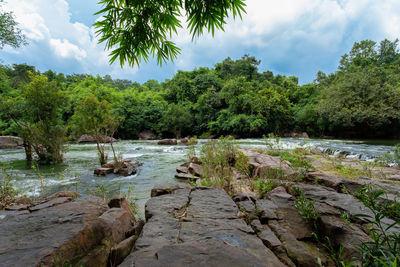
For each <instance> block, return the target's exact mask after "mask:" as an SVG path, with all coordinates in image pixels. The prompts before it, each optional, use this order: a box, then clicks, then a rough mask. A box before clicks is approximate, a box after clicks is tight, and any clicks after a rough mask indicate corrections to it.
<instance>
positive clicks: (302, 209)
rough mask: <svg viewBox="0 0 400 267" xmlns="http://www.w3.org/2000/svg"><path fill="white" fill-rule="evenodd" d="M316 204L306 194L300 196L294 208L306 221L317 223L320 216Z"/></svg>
mask: <svg viewBox="0 0 400 267" xmlns="http://www.w3.org/2000/svg"><path fill="white" fill-rule="evenodd" d="M314 204H315V200H309V199H308V198H307V197H306V196H305V195H304V194H300V196H299V197H298V198H297V199H296V203H295V204H294V207H295V209H297V212H298V213H299V214H300V216H301V217H302V218H303V219H304V220H306V221H309V222H315V221H316V220H317V219H318V217H319V216H320V214H319V212H318V211H317V210H315V208H314Z"/></svg>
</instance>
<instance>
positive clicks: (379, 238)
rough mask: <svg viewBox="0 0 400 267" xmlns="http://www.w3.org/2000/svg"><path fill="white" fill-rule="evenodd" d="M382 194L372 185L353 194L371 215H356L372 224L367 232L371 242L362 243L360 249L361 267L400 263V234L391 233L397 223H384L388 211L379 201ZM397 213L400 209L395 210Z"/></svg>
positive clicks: (383, 192)
mask: <svg viewBox="0 0 400 267" xmlns="http://www.w3.org/2000/svg"><path fill="white" fill-rule="evenodd" d="M384 194H385V191H383V190H381V189H376V188H374V187H373V186H372V185H366V186H364V187H362V188H361V189H360V190H359V191H358V192H356V194H355V195H356V197H357V198H358V199H359V200H361V201H362V202H363V203H364V205H365V206H366V207H367V208H369V209H370V210H371V212H372V214H373V215H372V216H369V215H357V216H358V217H366V218H369V219H370V220H371V222H372V224H373V227H371V229H370V230H369V235H370V236H371V238H372V241H371V242H366V243H363V244H362V245H361V247H360V258H361V262H362V264H363V266H397V263H400V233H398V232H396V231H391V230H392V229H394V228H396V227H397V226H398V225H399V221H394V222H393V223H392V224H390V225H387V224H385V223H384V218H385V217H386V216H387V215H388V212H389V210H390V209H388V204H385V202H383V203H382V201H381V197H382V196H384ZM399 207H400V206H398V207H397V208H399ZM399 211H400V209H398V210H397V212H399ZM390 212H392V211H390ZM389 214H390V213H389Z"/></svg>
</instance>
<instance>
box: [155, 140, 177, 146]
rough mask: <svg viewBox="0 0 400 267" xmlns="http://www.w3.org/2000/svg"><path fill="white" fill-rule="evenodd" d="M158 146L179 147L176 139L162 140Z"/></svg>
mask: <svg viewBox="0 0 400 267" xmlns="http://www.w3.org/2000/svg"><path fill="white" fill-rule="evenodd" d="M157 144H158V145H177V144H178V142H177V141H176V139H162V140H159V141H158V142H157Z"/></svg>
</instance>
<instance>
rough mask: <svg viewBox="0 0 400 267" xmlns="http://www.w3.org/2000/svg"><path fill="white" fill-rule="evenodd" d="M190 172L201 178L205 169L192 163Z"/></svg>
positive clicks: (189, 167)
mask: <svg viewBox="0 0 400 267" xmlns="http://www.w3.org/2000/svg"><path fill="white" fill-rule="evenodd" d="M188 170H189V172H190V173H191V174H193V175H195V176H199V177H201V176H202V175H203V167H202V166H201V165H199V164H196V163H193V162H190V163H189V166H188Z"/></svg>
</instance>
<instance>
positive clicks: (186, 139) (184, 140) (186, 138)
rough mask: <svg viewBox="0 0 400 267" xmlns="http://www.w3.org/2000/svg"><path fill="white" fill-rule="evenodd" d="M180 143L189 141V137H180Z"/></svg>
mask: <svg viewBox="0 0 400 267" xmlns="http://www.w3.org/2000/svg"><path fill="white" fill-rule="evenodd" d="M180 141H181V144H187V142H189V138H188V137H185V138H181V140H180Z"/></svg>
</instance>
